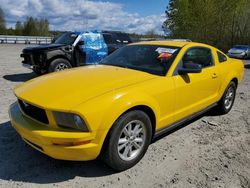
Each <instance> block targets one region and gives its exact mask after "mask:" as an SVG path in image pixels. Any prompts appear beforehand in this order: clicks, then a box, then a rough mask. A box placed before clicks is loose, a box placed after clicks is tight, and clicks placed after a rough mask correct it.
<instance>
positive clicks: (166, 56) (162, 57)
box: [157, 52, 173, 62]
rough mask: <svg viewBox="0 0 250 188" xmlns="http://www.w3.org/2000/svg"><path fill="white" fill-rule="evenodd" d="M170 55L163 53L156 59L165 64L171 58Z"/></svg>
mask: <svg viewBox="0 0 250 188" xmlns="http://www.w3.org/2000/svg"><path fill="white" fill-rule="evenodd" d="M172 55H173V54H172V53H166V52H163V53H160V55H159V56H158V57H157V59H159V60H160V61H161V62H167V61H168V60H169V59H170V58H171V56H172Z"/></svg>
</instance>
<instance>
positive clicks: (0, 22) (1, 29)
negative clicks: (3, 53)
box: [0, 7, 6, 34]
mask: <svg viewBox="0 0 250 188" xmlns="http://www.w3.org/2000/svg"><path fill="white" fill-rule="evenodd" d="M5 31H6V26H5V18H4V12H3V10H2V8H1V7H0V34H5Z"/></svg>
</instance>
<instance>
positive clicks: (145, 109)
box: [99, 105, 157, 155]
mask: <svg viewBox="0 0 250 188" xmlns="http://www.w3.org/2000/svg"><path fill="white" fill-rule="evenodd" d="M134 110H140V111H142V112H144V113H146V114H147V115H148V117H149V118H150V121H151V125H152V139H153V137H154V134H155V130H156V121H157V117H156V113H155V112H154V110H153V109H152V108H151V107H149V106H148V105H135V106H133V107H130V108H128V109H127V110H125V111H124V112H123V113H121V114H120V116H119V117H121V116H122V115H124V114H126V113H128V112H130V111H134ZM119 117H117V119H116V120H118V119H119ZM116 120H115V121H114V123H113V124H112V126H111V127H110V128H109V130H108V132H107V134H106V136H105V138H104V141H103V144H102V147H101V151H100V153H99V155H101V154H102V153H103V150H104V149H105V148H106V146H107V144H108V139H109V137H110V133H111V131H112V128H113V126H114V125H115V122H116Z"/></svg>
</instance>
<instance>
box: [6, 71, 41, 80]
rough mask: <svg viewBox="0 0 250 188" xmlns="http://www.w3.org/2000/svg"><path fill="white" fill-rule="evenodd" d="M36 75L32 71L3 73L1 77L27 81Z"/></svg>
mask: <svg viewBox="0 0 250 188" xmlns="http://www.w3.org/2000/svg"><path fill="white" fill-rule="evenodd" d="M35 77H37V75H36V74H35V73H33V72H31V73H21V74H9V75H4V76H3V78H4V79H5V80H9V81H12V82H25V81H28V80H30V79H32V78H35Z"/></svg>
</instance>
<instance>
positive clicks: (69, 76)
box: [14, 65, 158, 110]
mask: <svg viewBox="0 0 250 188" xmlns="http://www.w3.org/2000/svg"><path fill="white" fill-rule="evenodd" d="M156 77H158V76H156V75H152V74H149V73H146V72H142V71H136V70H132V69H126V68H120V67H114V66H107V65H92V66H85V67H79V68H73V69H69V70H65V71H62V72H56V73H51V74H48V75H45V76H41V77H38V78H35V79H32V80H30V81H28V82H26V83H24V84H21V85H19V86H17V87H16V88H15V90H14V92H15V95H16V96H17V97H18V98H19V99H22V100H24V101H26V102H28V103H31V104H33V105H36V106H39V107H41V108H46V109H54V110H56V109H58V110H71V109H72V108H74V107H76V106H77V105H79V104H81V103H83V102H85V101H87V100H90V99H93V98H95V97H97V96H100V95H102V94H105V93H107V92H111V91H114V90H116V89H119V88H123V87H126V86H130V85H133V84H137V83H140V82H143V81H146V80H149V79H153V78H156Z"/></svg>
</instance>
